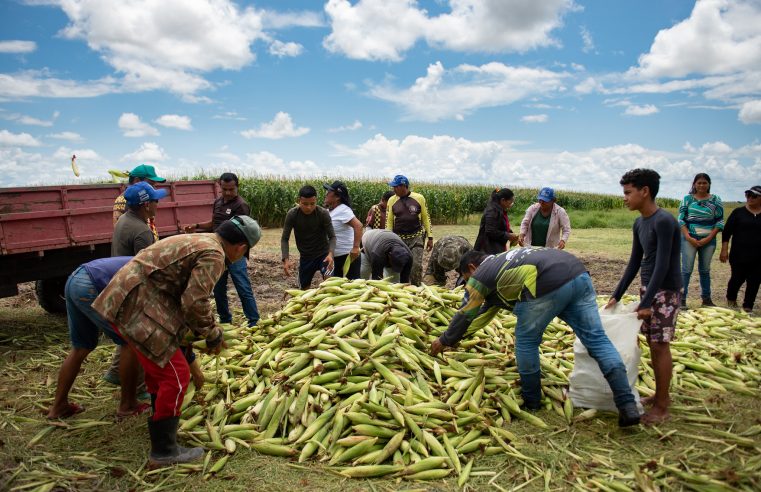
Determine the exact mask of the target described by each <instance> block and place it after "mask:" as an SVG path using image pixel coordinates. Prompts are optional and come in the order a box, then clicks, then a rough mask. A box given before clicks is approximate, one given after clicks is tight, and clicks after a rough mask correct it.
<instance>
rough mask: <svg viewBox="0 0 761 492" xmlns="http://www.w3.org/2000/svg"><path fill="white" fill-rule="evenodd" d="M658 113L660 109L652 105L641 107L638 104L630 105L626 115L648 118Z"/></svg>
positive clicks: (625, 112)
mask: <svg viewBox="0 0 761 492" xmlns="http://www.w3.org/2000/svg"><path fill="white" fill-rule="evenodd" d="M657 112H658V108H657V107H655V106H653V105H652V104H644V105H642V106H639V105H637V104H630V105H629V106H627V107H626V110H625V111H624V114H625V115H627V116H647V115H651V114H655V113H657Z"/></svg>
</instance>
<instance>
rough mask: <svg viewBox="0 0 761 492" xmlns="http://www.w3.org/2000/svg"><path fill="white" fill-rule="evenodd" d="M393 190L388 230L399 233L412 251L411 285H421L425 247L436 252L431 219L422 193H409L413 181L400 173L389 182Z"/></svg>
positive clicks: (389, 203) (387, 218)
mask: <svg viewBox="0 0 761 492" xmlns="http://www.w3.org/2000/svg"><path fill="white" fill-rule="evenodd" d="M388 185H389V186H391V187H392V188H394V196H392V197H391V198H389V199H388V205H387V209H388V211H387V212H386V229H388V230H389V231H393V232H394V233H395V234H397V235H398V236H399V237H400V238H402V241H404V243H405V244H406V245H407V246H408V247H409V248H410V251H412V271H411V272H410V283H412V284H413V285H420V282H421V280H422V278H423V247H424V245H425V249H426V250H427V251H430V250H432V249H433V231H432V230H431V218H430V217H429V215H428V207H427V206H426V204H425V198H424V197H423V195H421V194H420V193H415V192H414V191H410V180H409V179H407V178H406V177H405V176H402V175H401V174H397V175H396V176H394V179H393V180H391V181H389V183H388Z"/></svg>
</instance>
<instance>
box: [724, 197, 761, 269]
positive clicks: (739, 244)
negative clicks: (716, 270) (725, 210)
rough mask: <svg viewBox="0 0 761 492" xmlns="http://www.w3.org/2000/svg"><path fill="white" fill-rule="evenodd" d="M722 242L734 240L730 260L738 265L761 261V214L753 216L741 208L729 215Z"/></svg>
mask: <svg viewBox="0 0 761 492" xmlns="http://www.w3.org/2000/svg"><path fill="white" fill-rule="evenodd" d="M721 234H722V235H721V240H722V242H725V243H728V242H729V240H730V239H731V240H732V247H731V248H730V249H729V260H730V261H731V262H733V263H734V262H737V263H750V262H754V261H755V262H759V261H761V254H759V251H761V214H755V215H753V214H752V213H751V212H750V210H748V209H747V208H746V207H744V206H743V207H739V208H736V209H734V210H732V213H731V214H729V218H728V219H727V223H726V224H725V225H724V231H723V232H722V233H721Z"/></svg>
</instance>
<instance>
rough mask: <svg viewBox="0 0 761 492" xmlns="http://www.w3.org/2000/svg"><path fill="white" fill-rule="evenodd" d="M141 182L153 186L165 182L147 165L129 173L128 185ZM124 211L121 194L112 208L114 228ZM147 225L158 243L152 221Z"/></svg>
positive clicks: (142, 165) (124, 202)
mask: <svg viewBox="0 0 761 492" xmlns="http://www.w3.org/2000/svg"><path fill="white" fill-rule="evenodd" d="M141 181H145V182H147V183H148V184H149V185H151V186H153V185H155V184H156V183H163V182H165V181H166V179H165V178H160V177H158V176H156V169H154V167H153V166H149V165H148V164H140V165H139V166H137V167H136V168H135V169H133V170H132V171H130V173H129V178H128V180H127V183H129V184H130V185H133V184H135V183H139V182H141ZM126 211H127V202H126V200H125V199H124V194H121V195H119V196H117V197H116V200H114V208H113V215H114V226H116V221H117V220H119V217H121V216H122V215H123V214H124V213H125V212H126ZM148 225H150V226H151V231H153V237H154V238H156V241H158V240H159V233H158V231H156V226H155V224H154V223H153V220H152V219H151V221H150V222H149V223H148Z"/></svg>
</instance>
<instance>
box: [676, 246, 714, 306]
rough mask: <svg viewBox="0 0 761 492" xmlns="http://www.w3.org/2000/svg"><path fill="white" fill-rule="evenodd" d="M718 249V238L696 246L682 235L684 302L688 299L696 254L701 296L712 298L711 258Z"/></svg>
mask: <svg viewBox="0 0 761 492" xmlns="http://www.w3.org/2000/svg"><path fill="white" fill-rule="evenodd" d="M714 251H716V238H713V239H712V240H711V242H710V243H708V244H706V245H704V246H702V247H700V248H696V247H695V246H693V245H692V244H690V243H689V242H687V240H686V239H684V236H682V285H683V286H684V290H683V291H682V299H683V301H682V302H686V301H687V289H688V288H689V286H690V276H691V275H692V268H693V267H694V266H695V256H696V255H697V257H698V275H700V297H701V298H702V299H710V298H711V258H713V253H714Z"/></svg>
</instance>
